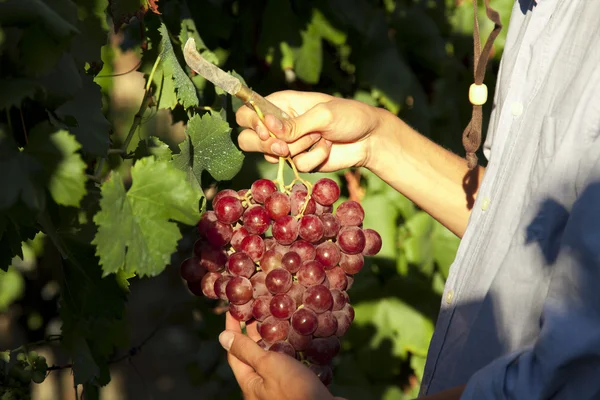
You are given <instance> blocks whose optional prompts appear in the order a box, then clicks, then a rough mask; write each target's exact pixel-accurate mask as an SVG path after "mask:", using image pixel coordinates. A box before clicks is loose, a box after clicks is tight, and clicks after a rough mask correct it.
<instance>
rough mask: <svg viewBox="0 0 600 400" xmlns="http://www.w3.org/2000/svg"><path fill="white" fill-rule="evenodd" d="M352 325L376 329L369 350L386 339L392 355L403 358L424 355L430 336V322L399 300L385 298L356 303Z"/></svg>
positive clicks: (431, 327) (431, 324)
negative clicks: (411, 355) (410, 354)
mask: <svg viewBox="0 0 600 400" xmlns="http://www.w3.org/2000/svg"><path fill="white" fill-rule="evenodd" d="M354 310H355V313H356V317H355V319H354V322H353V324H356V325H358V326H368V325H370V324H372V325H374V326H375V328H376V329H377V331H376V333H375V335H373V337H372V340H371V343H370V347H371V348H377V347H378V346H379V345H380V344H381V343H382V342H383V341H384V340H386V339H387V340H390V341H391V345H392V349H391V351H392V352H393V354H394V355H396V356H399V357H401V358H406V355H407V353H408V352H410V353H413V354H417V355H419V356H422V357H423V356H425V355H426V354H427V350H428V348H429V341H430V340H431V336H432V335H433V328H434V326H433V323H432V322H431V321H430V320H429V319H428V318H426V317H425V316H424V315H423V314H421V313H420V312H418V311H417V310H415V309H414V308H412V307H410V306H409V305H407V304H406V303H404V302H403V301H401V300H399V299H397V298H393V297H388V298H383V299H381V300H378V301H369V302H362V303H359V304H356V306H355V308H354Z"/></svg>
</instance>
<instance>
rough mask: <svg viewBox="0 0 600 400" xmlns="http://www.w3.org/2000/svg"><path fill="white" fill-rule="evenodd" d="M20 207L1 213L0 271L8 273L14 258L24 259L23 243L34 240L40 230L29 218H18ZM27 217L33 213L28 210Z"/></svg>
mask: <svg viewBox="0 0 600 400" xmlns="http://www.w3.org/2000/svg"><path fill="white" fill-rule="evenodd" d="M19 211H21V212H23V210H19V207H17V208H16V209H15V208H14V207H13V209H11V210H10V211H8V212H6V213H0V270H1V271H8V267H9V266H10V265H11V263H12V261H13V257H15V256H16V257H19V258H21V259H24V255H23V244H22V243H23V242H24V241H26V240H28V239H33V238H34V237H35V235H36V234H37V233H38V232H39V229H38V228H37V227H36V226H33V225H34V224H33V223H32V221H30V220H28V219H27V218H18V217H19ZM27 217H29V218H31V213H30V212H29V211H28V210H27Z"/></svg>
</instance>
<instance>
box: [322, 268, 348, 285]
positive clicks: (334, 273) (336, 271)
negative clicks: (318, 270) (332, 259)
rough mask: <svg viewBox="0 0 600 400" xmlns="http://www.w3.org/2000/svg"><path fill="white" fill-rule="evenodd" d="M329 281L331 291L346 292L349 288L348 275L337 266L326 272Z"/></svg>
mask: <svg viewBox="0 0 600 400" xmlns="http://www.w3.org/2000/svg"><path fill="white" fill-rule="evenodd" d="M325 275H326V277H327V281H328V282H329V289H331V290H333V289H338V290H346V288H347V286H348V278H347V277H346V273H345V272H344V270H343V269H342V268H341V267H340V266H335V267H333V268H331V269H328V270H325Z"/></svg>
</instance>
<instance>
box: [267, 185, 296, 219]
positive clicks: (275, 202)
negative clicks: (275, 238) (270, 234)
mask: <svg viewBox="0 0 600 400" xmlns="http://www.w3.org/2000/svg"><path fill="white" fill-rule="evenodd" d="M265 209H266V210H267V212H268V213H269V216H270V217H271V219H272V220H276V219H278V218H281V217H283V216H284V215H288V214H289V213H290V211H291V210H292V205H291V202H290V198H289V197H288V196H287V195H286V194H285V193H281V192H274V193H273V194H271V195H270V196H269V197H267V199H266V200H265Z"/></svg>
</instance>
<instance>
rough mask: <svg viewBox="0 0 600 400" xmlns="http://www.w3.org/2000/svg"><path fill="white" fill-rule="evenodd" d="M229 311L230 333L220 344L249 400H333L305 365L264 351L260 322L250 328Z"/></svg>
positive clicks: (284, 356)
mask: <svg viewBox="0 0 600 400" xmlns="http://www.w3.org/2000/svg"><path fill="white" fill-rule="evenodd" d="M246 331H247V332H248V336H246V335H244V334H242V329H241V328H240V323H239V322H238V321H237V320H235V319H234V318H233V317H232V316H231V314H229V312H227V320H226V330H225V331H224V332H222V333H221V335H220V336H219V342H221V345H222V346H223V347H224V348H225V350H227V351H228V352H229V353H228V354H227V360H228V361H229V365H230V366H231V369H232V370H233V373H234V375H235V378H236V379H237V381H238V383H239V385H240V387H241V389H242V392H243V393H244V398H245V399H251V400H254V399H257V400H258V399H265V400H271V399H278V400H296V399H298V400H333V399H334V397H333V395H332V394H331V393H330V392H329V391H328V390H327V388H326V387H325V385H323V383H321V381H320V380H319V378H317V376H316V375H315V374H314V373H313V372H312V371H311V370H309V369H308V368H307V367H306V366H305V365H302V364H301V363H300V362H299V361H297V360H295V359H293V358H292V357H290V356H287V355H284V354H280V353H275V352H272V351H265V350H263V349H262V348H261V347H260V346H259V345H258V344H256V342H257V341H258V340H259V339H260V335H259V334H258V332H257V329H256V321H254V322H252V323H250V324H248V325H246Z"/></svg>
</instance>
